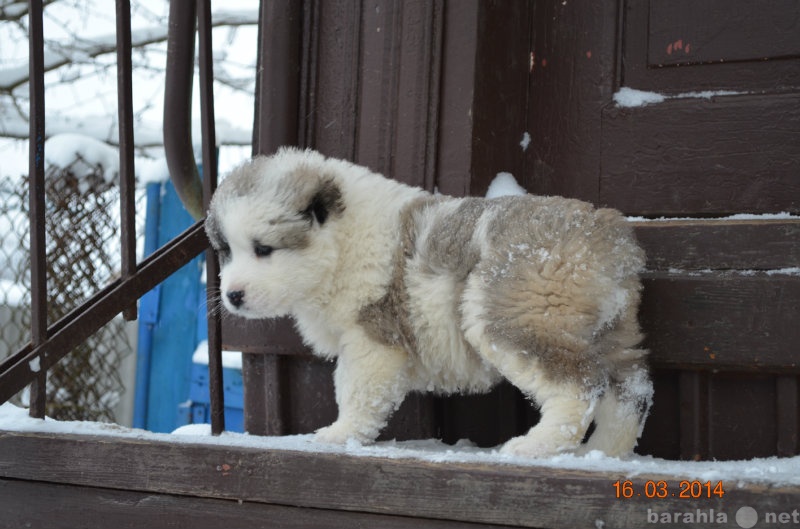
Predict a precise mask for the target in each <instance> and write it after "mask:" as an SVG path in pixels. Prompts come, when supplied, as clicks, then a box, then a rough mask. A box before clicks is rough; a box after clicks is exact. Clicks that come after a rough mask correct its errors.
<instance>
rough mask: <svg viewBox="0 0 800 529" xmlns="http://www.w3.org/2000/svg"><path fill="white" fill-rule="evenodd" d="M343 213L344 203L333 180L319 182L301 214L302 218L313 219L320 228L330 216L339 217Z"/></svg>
mask: <svg viewBox="0 0 800 529" xmlns="http://www.w3.org/2000/svg"><path fill="white" fill-rule="evenodd" d="M343 211H344V202H343V201H342V192H341V190H340V189H339V186H337V185H336V184H335V183H334V182H333V180H331V179H326V180H322V181H321V182H320V186H319V188H318V189H317V190H316V191H315V192H314V194H313V195H312V196H311V201H310V202H309V203H308V206H307V207H306V208H305V209H304V210H303V211H302V212H301V213H302V214H303V216H306V217H309V218H312V217H313V218H314V219H316V220H317V223H319V225H320V226H322V225H323V224H325V222H326V221H327V220H328V218H329V217H330V216H331V215H340V214H341V213H342V212H343Z"/></svg>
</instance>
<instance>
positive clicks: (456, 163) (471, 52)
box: [435, 0, 480, 196]
mask: <svg viewBox="0 0 800 529" xmlns="http://www.w3.org/2000/svg"><path fill="white" fill-rule="evenodd" d="M479 7H480V3H479V1H478V0H461V1H459V2H458V3H455V2H446V3H445V6H444V13H443V18H444V35H443V40H442V59H441V71H442V78H441V84H440V107H439V116H438V119H439V127H438V137H437V143H438V148H437V158H436V179H435V186H436V188H437V189H438V190H439V191H440V192H441V193H443V194H445V195H451V196H464V195H468V194H469V192H470V180H471V174H472V130H473V124H472V121H473V120H472V115H473V110H472V107H473V102H474V88H475V87H474V79H475V74H476V73H475V68H476V61H475V55H476V53H477V46H478V39H477V35H478V13H479Z"/></svg>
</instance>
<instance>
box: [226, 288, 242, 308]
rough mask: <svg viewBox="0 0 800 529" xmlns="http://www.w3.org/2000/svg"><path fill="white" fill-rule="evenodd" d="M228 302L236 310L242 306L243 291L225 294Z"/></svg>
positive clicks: (231, 291) (230, 291)
mask: <svg viewBox="0 0 800 529" xmlns="http://www.w3.org/2000/svg"><path fill="white" fill-rule="evenodd" d="M225 295H226V296H227V297H228V301H230V303H231V305H232V306H234V307H236V308H237V309H238V308H239V307H241V306H242V305H244V290H229V291H228V293H227V294H225Z"/></svg>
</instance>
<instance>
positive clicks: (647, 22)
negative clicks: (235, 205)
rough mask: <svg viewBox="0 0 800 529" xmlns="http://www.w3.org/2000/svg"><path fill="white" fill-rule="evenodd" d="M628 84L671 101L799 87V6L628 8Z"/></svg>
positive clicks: (634, 3) (785, 1) (645, 2)
mask: <svg viewBox="0 0 800 529" xmlns="http://www.w3.org/2000/svg"><path fill="white" fill-rule="evenodd" d="M623 32H624V39H623V42H624V47H623V50H622V65H621V66H622V68H621V73H622V80H623V84H624V85H626V86H632V87H635V88H638V89H643V90H657V91H661V92H667V93H676V92H677V93H680V92H690V91H697V90H721V89H724V90H737V91H743V92H759V91H769V92H775V91H785V90H791V89H793V88H797V87H798V86H800V3H798V2H796V1H795V0H772V1H770V2H753V1H749V0H703V1H696V0H674V1H669V2H667V1H665V0H627V1H625V2H624V24H623Z"/></svg>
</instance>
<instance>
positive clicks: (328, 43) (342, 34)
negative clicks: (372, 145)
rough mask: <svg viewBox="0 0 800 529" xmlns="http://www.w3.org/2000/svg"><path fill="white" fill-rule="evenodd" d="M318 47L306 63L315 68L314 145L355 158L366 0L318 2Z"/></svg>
mask: <svg viewBox="0 0 800 529" xmlns="http://www.w3.org/2000/svg"><path fill="white" fill-rule="evenodd" d="M315 8H316V9H317V11H318V12H317V13H315V16H316V20H317V24H318V25H317V26H316V27H315V28H307V31H311V32H314V31H315V35H314V37H313V38H315V39H316V40H315V44H316V46H315V48H314V49H313V51H312V55H311V56H310V57H309V59H308V60H309V61H310V64H308V65H306V67H307V68H308V69H310V70H312V71H313V72H314V76H313V78H312V80H311V83H310V86H309V94H307V96H308V97H311V96H312V95H313V108H312V109H311V111H312V112H313V115H312V116H306V117H305V120H306V121H312V117H313V124H314V130H313V139H312V141H311V142H310V144H311V146H313V147H314V148H315V149H317V150H319V151H320V152H322V153H324V154H326V155H327V156H333V157H337V158H345V159H349V160H352V159H353V157H354V156H355V141H356V121H357V112H356V103H357V98H358V69H359V66H360V64H359V56H360V36H361V27H360V25H359V20H360V18H361V9H362V2H360V1H354V0H333V1H330V0H325V1H320V2H317V3H316V4H315Z"/></svg>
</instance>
